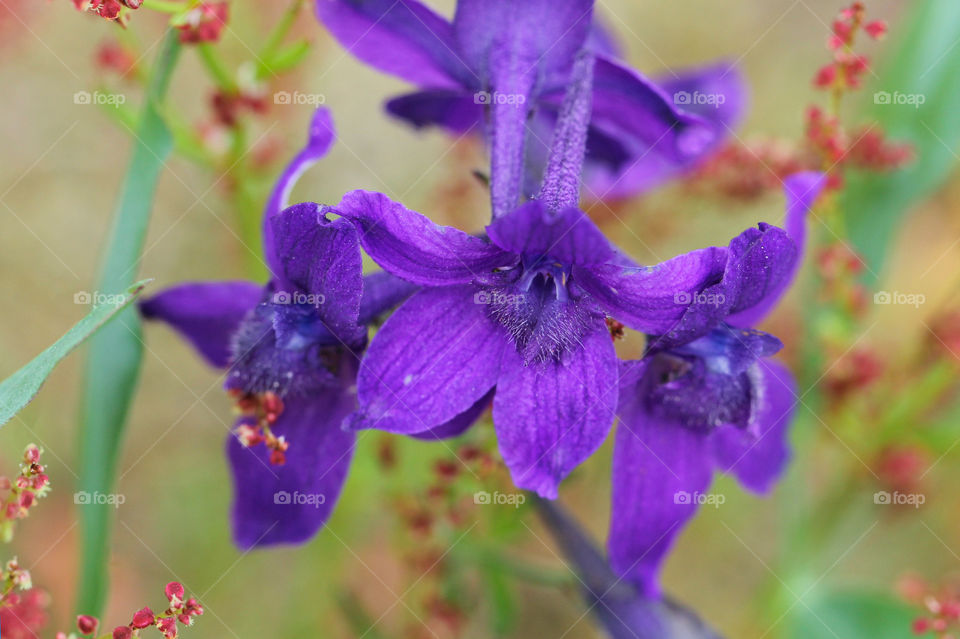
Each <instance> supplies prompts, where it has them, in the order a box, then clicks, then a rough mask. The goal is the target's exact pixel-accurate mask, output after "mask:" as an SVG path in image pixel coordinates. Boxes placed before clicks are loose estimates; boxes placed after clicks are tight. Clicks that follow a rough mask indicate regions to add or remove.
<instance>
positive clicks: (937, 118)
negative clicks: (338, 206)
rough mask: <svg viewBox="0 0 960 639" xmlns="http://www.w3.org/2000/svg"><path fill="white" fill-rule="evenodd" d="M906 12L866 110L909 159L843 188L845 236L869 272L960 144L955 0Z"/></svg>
mask: <svg viewBox="0 0 960 639" xmlns="http://www.w3.org/2000/svg"><path fill="white" fill-rule="evenodd" d="M909 11H910V14H909V15H908V18H907V20H905V21H904V22H903V23H901V24H899V25H898V26H897V32H895V37H896V40H895V42H894V44H893V46H892V47H890V48H889V49H888V50H887V51H886V56H885V60H884V62H883V63H882V64H881V65H880V66H879V67H878V68H877V76H878V78H879V79H878V80H877V82H875V83H874V86H872V87H871V88H870V90H869V91H868V92H867V96H866V97H867V99H868V104H869V108H868V109H867V110H866V111H867V115H868V116H869V119H870V121H876V122H877V123H878V125H880V127H882V129H883V130H884V131H885V132H886V133H887V134H888V135H889V136H890V138H891V139H892V140H903V141H906V142H910V143H911V144H913V145H914V148H915V150H916V154H917V158H916V161H915V162H914V163H913V164H911V165H910V166H909V167H907V168H906V169H905V170H902V171H896V172H893V173H888V174H876V173H870V174H864V173H858V174H854V175H851V176H850V178H849V180H848V184H847V188H846V189H845V190H844V201H843V210H844V211H845V214H846V217H847V227H848V231H849V234H850V239H851V241H852V242H853V244H854V246H855V247H856V248H857V249H858V250H859V251H860V253H861V254H862V255H863V256H864V259H865V260H866V262H867V264H869V265H870V268H871V270H872V271H873V272H874V273H875V274H877V273H879V272H880V270H881V268H882V267H883V263H884V258H885V256H886V253H887V251H888V249H889V245H890V242H891V241H892V240H893V237H894V234H895V233H896V231H897V230H898V228H899V227H900V225H901V224H902V222H903V219H904V217H905V216H906V214H907V213H908V212H909V211H910V208H911V207H912V206H914V205H915V204H916V203H917V202H919V201H920V200H922V199H923V198H924V197H927V196H928V195H930V194H931V193H932V192H933V191H934V190H935V189H936V188H937V187H939V186H940V185H941V184H942V183H943V181H944V180H945V179H946V178H947V176H948V174H949V172H950V170H951V168H952V167H953V166H954V164H955V162H956V160H957V154H956V150H957V148H958V146H960V82H957V81H956V74H957V69H960V47H958V46H956V43H957V41H958V40H960V3H958V2H956V0H923V1H921V2H915V3H911V5H910V9H909ZM921 101H922V104H917V103H918V102H921Z"/></svg>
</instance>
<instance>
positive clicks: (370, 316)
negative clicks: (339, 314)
mask: <svg viewBox="0 0 960 639" xmlns="http://www.w3.org/2000/svg"><path fill="white" fill-rule="evenodd" d="M416 291H417V286H416V284H411V283H410V282H408V281H406V280H403V279H400V278H399V277H397V276H396V275H392V274H390V273H387V272H386V271H377V272H376V273H370V274H369V275H364V276H363V295H362V296H361V297H360V318H359V319H358V320H357V321H358V323H359V324H361V325H366V324H369V323H370V322H372V321H373V320H375V319H376V318H377V316H379V315H382V314H383V313H385V312H387V311H389V310H390V309H392V308H393V307H394V306H397V305H398V304H400V302H402V301H403V300H405V299H407V298H408V297H410V296H411V295H413V294H414V293H415V292H416Z"/></svg>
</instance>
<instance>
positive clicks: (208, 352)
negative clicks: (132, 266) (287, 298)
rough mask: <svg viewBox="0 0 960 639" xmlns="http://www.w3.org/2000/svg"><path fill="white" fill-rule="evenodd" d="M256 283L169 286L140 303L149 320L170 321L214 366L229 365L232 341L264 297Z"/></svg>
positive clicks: (222, 366)
mask: <svg viewBox="0 0 960 639" xmlns="http://www.w3.org/2000/svg"><path fill="white" fill-rule="evenodd" d="M263 294H264V292H263V287H262V286H260V285H259V284H254V283H253V282H195V283H191V284H181V285H179V286H174V287H172V288H168V289H166V290H164V291H162V292H160V293H158V294H157V295H155V296H153V297H151V298H149V299H147V300H144V301H143V302H141V303H140V312H141V313H142V314H143V316H144V317H145V318H147V319H153V320H160V321H163V322H166V323H168V324H170V326H172V327H173V328H174V329H175V330H176V331H177V332H179V333H180V334H181V335H183V336H184V337H185V338H186V339H187V340H189V341H190V343H191V344H193V346H194V347H195V348H196V349H197V351H199V352H200V354H201V355H202V356H203V358H204V359H205V360H207V362H209V363H210V364H211V365H212V366H216V367H218V368H224V367H226V366H227V365H229V364H230V358H231V349H230V340H231V338H232V337H233V334H234V333H235V332H236V331H237V329H238V328H239V326H240V323H241V322H242V321H243V318H244V317H245V316H246V315H247V314H248V313H250V311H252V310H253V308H254V307H255V306H256V305H257V304H258V303H259V302H260V299H261V297H263Z"/></svg>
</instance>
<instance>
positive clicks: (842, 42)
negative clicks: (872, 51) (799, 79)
mask: <svg viewBox="0 0 960 639" xmlns="http://www.w3.org/2000/svg"><path fill="white" fill-rule="evenodd" d="M865 15H866V8H865V7H864V5H863V3H862V2H854V3H853V4H852V5H850V6H849V7H847V8H846V9H843V10H842V11H841V12H840V14H839V15H838V16H837V18H836V20H834V21H833V25H832V27H831V35H830V38H829V39H828V40H827V48H829V49H830V50H831V51H832V52H833V61H832V62H830V64H828V65H826V66H824V67H822V68H821V69H820V70H819V71H817V74H816V75H815V76H814V79H813V84H814V86H816V87H818V88H821V89H829V90H837V91H842V90H845V89H857V88H860V85H861V80H862V77H863V74H864V73H865V72H866V71H867V69H869V68H870V61H869V60H868V59H867V57H866V56H862V55H858V54H856V53H854V52H853V44H854V40H855V38H856V36H857V34H858V33H859V32H860V31H861V30H863V31H865V32H866V33H867V35H869V36H870V37H871V38H874V39H880V38H882V37H883V36H884V35H886V33H887V24H886V23H885V22H884V21H882V20H875V21H873V22H869V23H866V24H865V23H864V20H865Z"/></svg>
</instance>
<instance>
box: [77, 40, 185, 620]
mask: <svg viewBox="0 0 960 639" xmlns="http://www.w3.org/2000/svg"><path fill="white" fill-rule="evenodd" d="M179 50H180V45H179V39H178V36H177V32H176V30H174V29H171V30H169V31H168V33H167V35H166V39H165V41H164V44H163V48H162V49H161V51H160V54H159V57H158V58H157V61H156V62H155V64H154V67H153V71H152V75H151V78H150V84H149V86H148V89H147V96H146V102H145V104H144V107H143V113H142V114H141V116H140V120H139V124H138V127H137V130H136V131H135V132H134V148H133V155H132V157H131V160H130V165H129V168H128V169H127V175H126V178H125V179H124V182H123V187H122V190H121V194H120V199H119V202H118V204H117V208H116V210H115V211H114V222H113V229H112V231H111V237H110V244H109V247H108V249H107V257H106V261H105V264H104V267H103V272H102V274H101V277H100V283H99V288H100V289H101V290H118V289H121V288H124V287H125V286H127V285H128V284H129V282H130V281H131V280H132V279H133V278H134V277H135V275H136V272H137V266H138V263H139V261H140V254H141V252H142V250H143V243H144V239H145V237H146V232H147V225H148V222H149V219H150V209H151V207H152V203H153V196H154V193H155V191H156V187H157V180H158V179H159V176H160V173H161V172H162V170H163V167H164V162H165V161H166V159H167V157H168V156H169V155H170V151H171V150H172V148H173V137H172V135H171V134H170V131H169V129H168V128H167V126H166V124H165V123H164V121H163V118H162V117H161V113H160V103H161V101H162V100H163V97H164V95H165V94H166V91H167V87H168V86H169V83H170V75H171V72H172V71H173V67H174V65H175V64H176V60H177V55H178V53H179ZM142 356H143V342H142V341H141V338H140V321H139V318H138V316H137V313H136V311H135V309H127V310H126V311H124V312H122V313H120V315H119V316H118V318H117V321H116V322H113V323H111V324H110V325H109V326H107V327H106V328H105V329H104V330H103V331H101V332H100V333H98V334H97V335H96V336H94V338H93V339H91V340H90V350H89V353H88V355H87V362H86V369H85V376H84V390H83V404H82V407H81V430H80V479H79V489H80V490H81V491H86V492H89V493H91V494H93V493H101V494H107V493H110V492H111V490H112V488H113V483H114V477H115V475H116V467H117V460H118V457H119V450H120V444H121V440H122V436H123V431H124V425H125V423H126V420H127V415H128V413H129V410H130V404H131V401H132V399H133V393H134V390H135V388H136V384H137V378H138V376H139V372H140V362H141V359H142ZM111 510H112V506H110V505H109V504H106V503H92V504H87V505H84V506H83V507H82V510H81V512H80V523H81V531H82V541H81V565H80V586H79V595H78V597H79V600H78V604H77V606H78V608H77V609H78V611H79V612H81V613H83V614H90V615H95V616H99V615H101V614H102V612H103V607H104V602H105V600H106V594H107V561H108V558H109V553H110V522H111Z"/></svg>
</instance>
